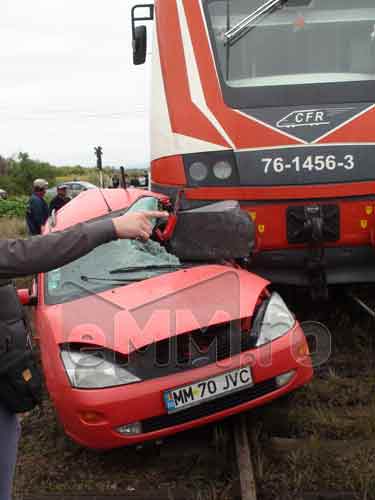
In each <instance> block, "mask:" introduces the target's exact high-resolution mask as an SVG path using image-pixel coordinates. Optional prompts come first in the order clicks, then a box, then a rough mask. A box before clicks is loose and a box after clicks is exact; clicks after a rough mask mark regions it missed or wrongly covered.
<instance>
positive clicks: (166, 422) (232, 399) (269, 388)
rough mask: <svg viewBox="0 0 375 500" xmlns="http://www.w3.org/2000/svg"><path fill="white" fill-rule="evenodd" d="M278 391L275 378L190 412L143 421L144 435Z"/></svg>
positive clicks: (203, 404)
mask: <svg viewBox="0 0 375 500" xmlns="http://www.w3.org/2000/svg"><path fill="white" fill-rule="evenodd" d="M276 389H278V387H277V385H276V380H275V379H274V378H272V379H269V380H266V381H264V382H260V383H259V384H255V385H253V386H252V387H250V388H248V389H244V390H242V391H238V392H234V393H232V394H228V395H227V396H223V397H221V398H217V399H213V400H212V401H207V402H206V403H201V404H200V405H198V406H194V407H193V408H190V409H188V410H182V411H179V412H177V413H171V414H169V415H168V414H165V415H160V416H158V417H152V418H148V419H146V420H143V421H142V429H143V433H147V432H154V431H158V430H160V429H165V428H167V427H173V426H174V425H181V424H185V423H187V422H191V421H192V420H197V419H198V418H202V417H207V416H208V415H213V414H214V413H218V412H220V411H223V410H228V409H229V408H234V407H236V406H238V405H240V404H243V403H247V402H249V401H253V400H254V399H257V398H260V397H261V396H265V395H266V394H269V393H270V392H273V391H275V390H276Z"/></svg>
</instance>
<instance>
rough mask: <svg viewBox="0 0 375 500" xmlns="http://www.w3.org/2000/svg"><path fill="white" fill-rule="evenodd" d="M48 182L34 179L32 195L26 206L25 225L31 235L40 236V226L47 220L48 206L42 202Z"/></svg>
mask: <svg viewBox="0 0 375 500" xmlns="http://www.w3.org/2000/svg"><path fill="white" fill-rule="evenodd" d="M47 187H48V182H47V181H46V180H44V179H35V181H34V182H33V194H32V195H31V197H30V199H29V202H28V204H27V210H26V224H27V227H28V229H29V233H30V234H31V235H35V234H41V232H42V226H44V224H45V223H46V222H47V219H48V215H49V212H48V205H47V203H46V201H45V200H44V196H45V194H46V189H47Z"/></svg>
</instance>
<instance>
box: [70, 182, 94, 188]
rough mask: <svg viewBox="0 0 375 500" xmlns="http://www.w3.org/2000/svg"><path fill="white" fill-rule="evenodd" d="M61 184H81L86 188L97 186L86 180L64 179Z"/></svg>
mask: <svg viewBox="0 0 375 500" xmlns="http://www.w3.org/2000/svg"><path fill="white" fill-rule="evenodd" d="M63 184H65V185H70V184H80V185H81V186H84V187H87V188H97V187H98V186H95V184H92V183H91V182H87V181H66V182H64V183H63Z"/></svg>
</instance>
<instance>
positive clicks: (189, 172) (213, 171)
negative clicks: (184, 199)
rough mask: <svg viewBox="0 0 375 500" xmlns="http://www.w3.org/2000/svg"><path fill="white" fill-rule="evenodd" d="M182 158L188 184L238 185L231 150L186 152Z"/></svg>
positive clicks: (236, 171)
mask: <svg viewBox="0 0 375 500" xmlns="http://www.w3.org/2000/svg"><path fill="white" fill-rule="evenodd" d="M183 160H184V167H185V174H186V180H187V183H188V185H189V186H192V187H200V186H202V187H203V186H207V187H218V186H223V187H228V186H239V185H240V177H239V172H238V167H237V161H236V157H235V155H234V152H233V151H232V150H229V149H228V150H225V151H210V152H206V153H192V154H186V155H184V156H183Z"/></svg>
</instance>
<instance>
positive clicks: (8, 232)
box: [0, 217, 27, 239]
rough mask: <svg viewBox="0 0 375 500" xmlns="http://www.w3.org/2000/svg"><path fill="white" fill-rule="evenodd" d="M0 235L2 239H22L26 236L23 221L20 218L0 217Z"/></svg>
mask: <svg viewBox="0 0 375 500" xmlns="http://www.w3.org/2000/svg"><path fill="white" fill-rule="evenodd" d="M0 234H1V237H2V238H4V239H5V238H24V237H25V236H26V234H27V232H26V223H25V220H24V219H22V218H20V217H1V218H0Z"/></svg>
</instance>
